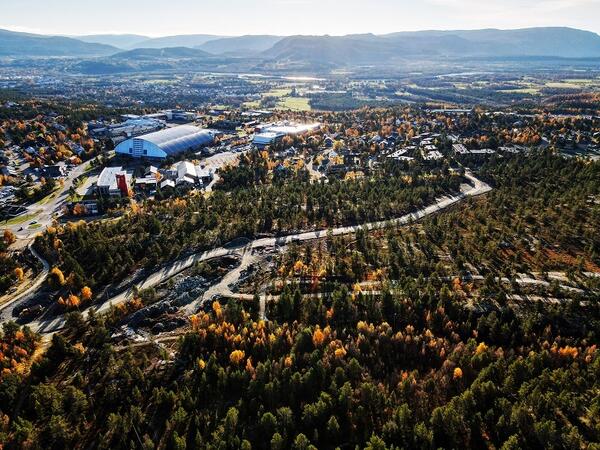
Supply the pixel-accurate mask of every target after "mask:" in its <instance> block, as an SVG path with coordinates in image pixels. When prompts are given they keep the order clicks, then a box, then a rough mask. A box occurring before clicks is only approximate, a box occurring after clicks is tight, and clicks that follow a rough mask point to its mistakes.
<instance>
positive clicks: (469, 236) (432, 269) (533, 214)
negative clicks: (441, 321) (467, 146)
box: [275, 152, 600, 291]
mask: <svg viewBox="0 0 600 450" xmlns="http://www.w3.org/2000/svg"><path fill="white" fill-rule="evenodd" d="M480 172H481V173H480V176H481V177H482V178H485V179H486V180H487V181H488V182H489V183H490V184H491V185H493V186H494V187H495V189H494V190H493V191H492V192H490V193H488V194H486V195H485V196H483V197H480V198H474V199H469V200H467V201H466V204H465V205H464V206H463V207H460V208H453V209H451V210H450V211H447V212H445V213H444V214H440V215H436V216H433V217H429V218H427V219H425V220H424V221H422V223H420V224H418V225H416V226H413V227H410V229H406V228H401V229H396V228H390V229H387V230H381V231H379V232H377V233H371V234H367V233H364V232H358V233H357V234H356V235H355V236H348V237H339V238H330V239H328V240H324V241H320V242H315V243H311V244H307V245H305V246H303V247H302V248H296V247H292V248H291V249H290V251H288V252H286V253H285V254H283V255H282V257H281V258H280V260H279V261H278V264H277V267H276V270H277V273H276V274H275V276H277V277H279V278H282V279H286V280H287V281H289V280H293V281H294V282H297V283H301V285H302V286H303V287H306V288H307V290H308V291H311V290H323V289H324V286H323V284H324V283H328V282H331V281H342V282H344V283H347V284H352V283H355V282H363V281H376V280H392V281H393V280H398V279H401V278H403V277H418V276H423V277H456V276H466V275H467V274H468V273H473V272H474V274H480V275H483V276H486V277H489V278H494V277H500V276H505V277H509V278H514V276H515V275H516V274H517V273H524V274H532V275H533V274H542V275H543V274H545V273H548V272H551V271H558V272H563V273H566V274H567V276H568V277H569V278H571V279H573V280H574V281H577V282H578V283H582V284H584V285H586V284H590V285H597V284H598V282H597V281H598V280H595V279H593V278H592V279H590V278H589V277H586V276H584V274H585V273H586V272H596V273H599V272H600V233H598V230H599V229H600V202H599V196H600V183H598V180H599V179H600V164H598V163H595V164H590V163H588V162H582V161H578V160H574V159H564V158H559V157H556V156H553V155H552V154H551V153H549V152H546V153H537V154H534V155H532V156H531V157H529V158H523V157H519V156H515V157H510V158H506V157H505V158H502V159H490V160H488V161H487V162H486V163H485V164H484V165H483V167H482V168H481V171H480ZM492 284H493V283H492ZM488 288H489V289H494V290H496V291H498V290H506V287H505V288H504V289H501V287H500V286H493V285H488ZM509 289H510V287H509Z"/></svg>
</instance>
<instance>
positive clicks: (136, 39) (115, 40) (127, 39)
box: [70, 34, 150, 50]
mask: <svg viewBox="0 0 600 450" xmlns="http://www.w3.org/2000/svg"><path fill="white" fill-rule="evenodd" d="M70 37H72V38H73V39H77V40H80V41H83V42H89V43H96V44H104V45H111V46H113V47H117V48H121V49H124V50H125V49H130V48H132V47H135V46H137V45H140V44H141V43H142V42H144V41H147V40H148V39H150V38H149V37H148V36H141V35H139V34H90V35H88V36H70Z"/></svg>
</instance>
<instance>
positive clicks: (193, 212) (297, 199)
mask: <svg viewBox="0 0 600 450" xmlns="http://www.w3.org/2000/svg"><path fill="white" fill-rule="evenodd" d="M239 170H240V172H242V174H241V175H238V176H237V178H242V177H243V176H244V175H243V173H244V172H243V171H244V169H243V168H241V169H239ZM226 179H229V176H226ZM463 180H464V179H463V178H462V177H460V176H451V175H448V174H444V173H442V172H440V173H439V174H438V175H436V176H435V177H431V174H430V173H429V172H427V171H423V170H422V169H420V168H418V167H417V168H414V169H413V170H411V171H410V172H408V173H406V172H404V171H400V170H398V171H397V172H396V171H393V170H392V171H390V172H389V173H387V174H386V176H383V175H381V176H377V177H374V178H372V179H364V180H356V181H351V182H344V181H340V180H331V182H329V183H310V181H309V179H308V176H307V174H306V172H305V171H302V172H301V173H300V174H298V175H297V176H294V177H293V178H291V179H289V180H286V182H285V183H275V184H266V185H263V184H256V183H255V182H254V180H250V181H249V182H248V183H241V186H240V187H238V188H235V189H233V190H232V191H230V192H225V191H222V190H216V191H215V192H214V193H213V195H211V196H210V197H208V198H204V197H202V196H190V197H187V198H185V199H181V198H178V199H173V200H166V201H151V202H147V203H145V204H144V205H143V206H142V207H136V208H135V210H134V212H132V213H130V214H127V215H126V216H124V217H123V218H121V219H120V220H117V221H102V222H96V223H89V224H85V223H71V224H68V225H66V226H63V227H52V228H50V229H49V230H48V232H47V233H45V234H44V235H43V236H40V237H38V238H37V239H36V243H35V245H36V248H37V249H38V250H40V251H41V252H42V253H43V254H44V255H45V257H46V258H47V259H48V260H49V261H51V262H52V264H54V265H56V266H58V267H59V268H60V269H61V270H62V272H63V273H64V275H65V277H66V278H68V279H70V281H71V283H72V284H71V285H70V287H72V288H74V289H77V290H78V289H81V287H83V286H84V285H88V286H90V287H92V288H96V287H98V286H104V285H106V284H108V283H110V282H115V281H119V280H122V279H123V278H124V277H125V276H127V275H130V274H131V273H132V272H133V271H134V270H136V269H139V268H143V267H148V268H155V267H156V265H157V264H159V263H162V262H165V261H168V260H172V259H175V258H177V257H179V256H181V255H182V254H187V253H190V252H192V251H198V250H203V249H207V248H213V247H217V246H219V245H223V244H225V243H227V242H229V241H231V240H232V239H235V238H239V237H249V238H250V237H253V236H256V235H257V234H258V233H265V232H267V233H276V234H285V233H289V232H291V231H293V230H300V229H315V228H316V229H321V228H328V227H334V226H339V225H349V224H356V223H364V222H369V221H378V220H387V219H390V218H394V217H398V216H401V215H402V214H405V213H407V212H410V211H413V210H415V209H418V208H419V207H421V206H423V205H427V204H430V203H431V202H432V201H433V200H434V199H435V198H437V197H439V196H441V195H446V194H451V193H455V192H457V191H458V189H459V186H460V183H461V182H462V181H463ZM84 267H85V270H84V269H83V268H84Z"/></svg>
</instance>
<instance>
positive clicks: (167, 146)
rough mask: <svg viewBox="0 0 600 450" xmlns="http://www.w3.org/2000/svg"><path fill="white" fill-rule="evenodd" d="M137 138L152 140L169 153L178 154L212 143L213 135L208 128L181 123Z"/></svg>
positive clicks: (151, 141)
mask: <svg viewBox="0 0 600 450" xmlns="http://www.w3.org/2000/svg"><path fill="white" fill-rule="evenodd" d="M135 139H141V140H143V141H147V142H150V143H152V144H154V145H156V146H157V147H159V148H160V149H161V150H162V151H164V152H165V153H166V154H167V155H176V154H178V153H182V152H185V151H187V150H190V149H196V148H198V147H201V146H203V145H206V144H208V143H210V142H211V141H212V140H213V135H212V134H211V133H210V132H209V131H207V130H203V129H201V128H198V127H195V126H192V125H180V126H177V127H173V128H166V129H164V130H160V131H156V132H154V133H150V134H146V135H144V136H138V137H137V138H135Z"/></svg>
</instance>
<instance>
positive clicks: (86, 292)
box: [81, 286, 92, 300]
mask: <svg viewBox="0 0 600 450" xmlns="http://www.w3.org/2000/svg"><path fill="white" fill-rule="evenodd" d="M81 298H82V299H83V300H90V299H91V298H92V290H91V289H90V288H89V287H88V286H84V287H83V288H81Z"/></svg>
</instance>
